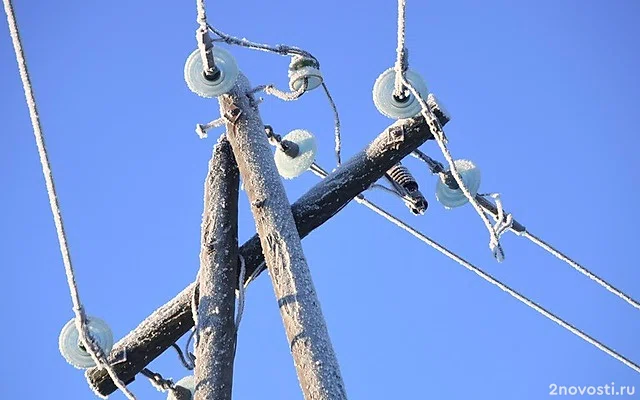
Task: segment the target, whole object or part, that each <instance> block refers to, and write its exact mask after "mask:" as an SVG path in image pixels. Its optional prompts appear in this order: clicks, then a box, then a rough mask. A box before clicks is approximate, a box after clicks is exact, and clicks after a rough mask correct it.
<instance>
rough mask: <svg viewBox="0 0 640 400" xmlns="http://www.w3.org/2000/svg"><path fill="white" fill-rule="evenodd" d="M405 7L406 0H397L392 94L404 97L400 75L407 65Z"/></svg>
mask: <svg viewBox="0 0 640 400" xmlns="http://www.w3.org/2000/svg"><path fill="white" fill-rule="evenodd" d="M406 7H407V2H406V0H398V46H397V47H396V63H395V66H394V70H395V72H396V81H395V89H394V92H393V94H394V95H395V96H397V97H400V98H402V97H404V87H403V85H402V76H403V74H404V73H405V72H406V71H407V68H408V67H409V60H408V57H407V49H406V47H405V30H406V29H405V27H406V21H407V15H406Z"/></svg>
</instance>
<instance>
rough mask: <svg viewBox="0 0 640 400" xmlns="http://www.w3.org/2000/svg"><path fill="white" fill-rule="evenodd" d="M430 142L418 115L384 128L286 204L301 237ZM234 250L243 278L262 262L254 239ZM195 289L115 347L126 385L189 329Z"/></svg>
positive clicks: (104, 386) (102, 378) (96, 377)
mask: <svg viewBox="0 0 640 400" xmlns="http://www.w3.org/2000/svg"><path fill="white" fill-rule="evenodd" d="M432 138H433V136H432V135H431V133H430V131H429V127H428V126H427V124H426V123H425V121H424V119H423V118H422V117H416V118H415V119H407V120H400V121H397V122H395V123H394V124H393V125H391V126H390V127H388V128H386V129H385V130H384V131H383V132H382V133H380V134H379V135H378V136H377V137H376V138H375V139H374V140H373V141H372V142H371V143H369V144H368V145H367V146H366V147H365V148H364V149H363V150H361V151H360V152H358V153H356V154H355V155H354V156H352V157H351V158H350V159H349V160H347V161H346V162H344V163H343V164H342V165H341V166H340V167H338V168H336V170H335V171H333V172H331V173H330V174H329V175H328V176H327V177H326V178H325V179H323V180H322V181H320V182H318V183H317V184H316V185H315V186H313V187H312V188H311V189H309V190H308V191H307V192H306V193H305V194H304V195H303V196H302V197H300V198H299V199H298V200H297V201H296V202H295V203H294V204H293V205H292V206H291V212H292V213H293V216H294V219H295V222H296V226H297V229H298V233H299V235H300V237H305V236H307V235H308V234H309V233H311V232H312V231H313V230H314V229H316V228H318V227H320V226H321V225H322V224H324V223H325V222H327V221H328V220H329V219H331V217H333V216H334V215H335V214H337V213H338V212H339V211H340V210H342V209H343V208H344V207H345V206H346V205H347V204H348V203H349V202H350V201H351V200H352V199H353V198H354V197H355V196H357V195H358V194H359V193H360V192H362V191H363V190H365V189H366V188H368V187H369V186H370V185H371V184H372V183H374V182H375V181H377V180H378V179H380V178H381V177H382V176H383V175H384V174H385V172H386V171H387V170H389V168H391V167H392V166H393V165H395V164H396V163H397V162H398V161H400V160H401V159H403V158H404V157H406V156H407V155H408V154H409V153H411V152H412V151H414V150H415V149H416V148H418V147H419V146H420V145H422V144H423V143H424V142H425V141H427V140H429V139H432ZM239 252H240V254H241V255H242V256H243V257H244V259H245V262H246V272H247V273H246V278H245V279H247V278H248V277H249V276H250V275H251V274H253V273H254V272H255V271H256V269H257V268H259V267H260V265H262V262H263V261H264V257H263V254H262V248H261V245H260V239H259V238H258V235H255V236H253V237H252V238H251V239H249V240H248V241H247V242H245V243H244V244H243V245H242V246H241V247H240V250H239ZM245 283H246V281H245ZM194 288H195V284H194V283H192V284H190V285H189V286H187V287H186V288H185V289H184V290H182V292H180V293H179V294H178V295H176V296H175V297H174V298H173V299H171V300H170V301H168V302H167V303H166V304H164V305H162V306H161V307H160V308H158V309H157V310H156V311H154V312H153V313H152V314H150V315H149V316H148V317H147V318H146V319H145V320H144V321H142V322H141V323H140V324H139V325H138V326H137V327H136V328H135V329H133V330H132V331H131V332H130V333H129V334H127V335H126V336H125V337H124V338H122V339H121V340H120V341H118V342H117V343H116V344H115V345H114V347H113V350H112V351H111V354H110V356H109V360H112V361H113V360H118V359H121V358H122V354H123V352H126V360H125V361H123V362H118V363H116V364H114V365H113V368H114V369H115V371H116V372H117V373H118V376H119V377H120V378H121V379H122V380H123V381H124V382H125V383H130V382H132V381H133V380H134V379H135V376H136V374H138V373H140V371H142V369H143V368H145V367H146V366H147V365H148V364H149V363H150V362H151V361H153V360H154V359H156V358H157V357H158V356H160V354H162V353H163V352H164V351H165V350H167V349H168V348H169V347H170V346H171V345H172V344H173V343H175V342H176V341H177V340H178V339H180V337H182V336H183V335H184V334H185V333H187V332H188V331H189V329H191V328H192V327H193V315H192V313H191V299H192V297H193V291H194ZM86 376H87V381H88V382H89V385H90V386H91V387H92V388H93V390H94V391H95V392H96V393H99V394H100V395H102V396H108V395H109V394H111V393H113V392H114V391H115V390H116V389H117V388H116V386H115V385H114V384H113V381H112V380H111V378H110V377H109V375H108V374H107V373H106V372H105V371H104V370H103V369H99V368H91V369H89V370H87V372H86Z"/></svg>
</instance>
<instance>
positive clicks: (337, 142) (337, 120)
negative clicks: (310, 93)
mask: <svg viewBox="0 0 640 400" xmlns="http://www.w3.org/2000/svg"><path fill="white" fill-rule="evenodd" d="M322 89H323V90H324V93H325V94H326V95H327V100H329V104H330V105H331V110H332V111H333V131H334V136H335V146H336V147H335V154H336V161H337V166H338V167H339V166H340V165H341V164H342V157H341V156H340V152H341V151H342V138H341V134H340V115H339V114H338V107H337V106H336V103H335V101H333V97H332V96H331V93H330V92H329V88H328V87H327V84H326V83H324V82H322Z"/></svg>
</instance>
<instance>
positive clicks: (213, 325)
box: [195, 135, 240, 400]
mask: <svg viewBox="0 0 640 400" xmlns="http://www.w3.org/2000/svg"><path fill="white" fill-rule="evenodd" d="M239 182H240V179H239V175H238V167H237V165H236V162H235V159H234V157H233V152H232V150H231V145H230V144H229V142H228V141H227V139H226V137H225V136H224V135H223V136H222V137H220V140H219V141H218V144H216V145H215V147H214V148H213V155H212V156H211V161H209V172H208V173H207V178H206V180H205V185H204V211H203V214H202V240H201V243H202V244H201V249H200V273H199V275H198V276H199V277H198V292H199V294H198V299H199V300H198V319H197V321H198V326H197V332H196V360H197V361H196V366H195V382H196V391H195V400H231V388H232V383H233V359H234V356H235V349H236V325H235V319H234V316H235V298H236V297H235V291H236V286H237V284H238V275H237V271H236V267H237V263H238V186H239Z"/></svg>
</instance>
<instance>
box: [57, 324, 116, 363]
mask: <svg viewBox="0 0 640 400" xmlns="http://www.w3.org/2000/svg"><path fill="white" fill-rule="evenodd" d="M87 328H88V329H89V333H90V334H91V336H92V337H93V339H94V340H95V342H96V343H97V344H98V346H100V348H101V349H102V351H103V352H104V353H105V354H109V353H110V352H111V349H112V348H113V333H112V332H111V329H110V328H109V325H107V323H106V322H104V321H103V320H101V319H100V318H96V317H87ZM58 347H59V348H60V353H61V354H62V356H63V357H64V358H65V360H67V362H68V363H69V364H71V365H73V366H74V367H76V368H78V369H86V368H92V367H95V365H96V364H95V362H94V361H93V359H92V358H91V356H90V355H89V353H88V352H87V350H86V349H85V347H84V346H83V345H82V343H81V342H80V335H79V333H78V330H77V329H76V322H75V319H72V320H71V321H69V322H67V323H66V325H65V326H64V327H63V328H62V331H61V332H60V337H59V338H58Z"/></svg>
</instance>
